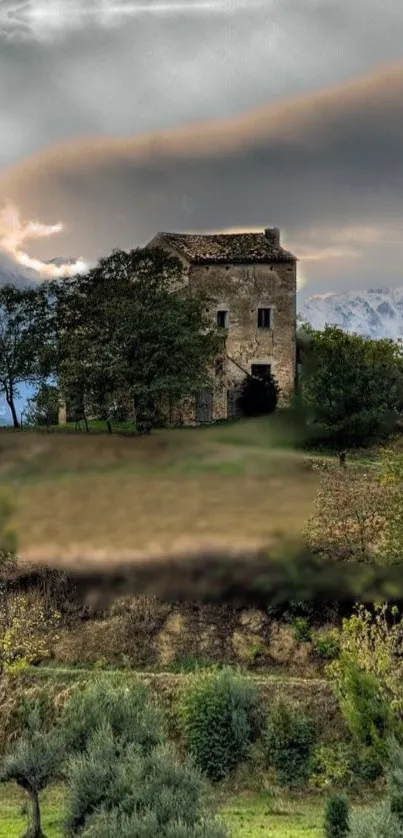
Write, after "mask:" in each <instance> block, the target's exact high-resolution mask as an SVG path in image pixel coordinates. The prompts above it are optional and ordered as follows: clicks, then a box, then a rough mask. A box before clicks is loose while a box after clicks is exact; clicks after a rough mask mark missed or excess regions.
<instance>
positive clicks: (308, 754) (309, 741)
mask: <svg viewBox="0 0 403 838" xmlns="http://www.w3.org/2000/svg"><path fill="white" fill-rule="evenodd" d="M264 738H265V743H266V752H267V757H268V763H269V765H272V766H273V767H274V768H275V770H276V775H277V779H278V782H279V783H280V785H282V786H288V787H290V788H292V787H297V786H301V785H303V784H304V783H306V781H307V780H308V777H309V773H310V769H311V764H312V754H313V747H314V744H315V730H314V725H313V723H312V720H311V719H309V718H307V717H306V716H305V715H304V714H303V713H302V712H300V711H299V710H294V709H292V708H290V707H288V706H287V705H286V704H284V703H283V702H277V703H276V704H274V706H273V708H272V710H271V712H270V714H269V718H268V721H267V728H266V731H265V735H264Z"/></svg>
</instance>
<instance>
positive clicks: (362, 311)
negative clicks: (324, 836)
mask: <svg viewBox="0 0 403 838" xmlns="http://www.w3.org/2000/svg"><path fill="white" fill-rule="evenodd" d="M298 314H299V319H300V321H302V322H306V323H309V325H310V326H312V328H314V329H319V330H321V329H324V328H325V326H326V324H328V325H332V326H339V327H340V328H342V329H344V330H345V331H346V332H350V333H351V332H356V333H358V334H360V335H363V336H364V337H368V338H375V339H380V338H389V339H391V340H399V339H401V338H402V337H403V287H400V288H371V289H369V290H368V291H346V292H344V293H337V292H330V293H326V294H314V295H313V296H312V297H309V298H308V299H307V300H305V301H304V303H303V304H302V305H301V307H300V309H299V312H298Z"/></svg>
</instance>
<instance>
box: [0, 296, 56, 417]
mask: <svg viewBox="0 0 403 838" xmlns="http://www.w3.org/2000/svg"><path fill="white" fill-rule="evenodd" d="M49 323H50V320H49V308H48V301H47V296H46V293H44V290H43V289H42V287H38V288H27V289H23V290H20V289H18V288H14V286H12V285H5V286H4V287H3V288H0V392H2V393H3V394H4V396H5V399H6V402H7V404H8V406H9V408H10V411H11V415H12V419H13V425H14V428H19V427H20V423H19V420H18V416H17V411H16V407H15V399H16V397H18V385H19V384H22V383H24V382H25V383H26V382H30V383H36V382H38V381H40V380H42V379H43V378H44V377H45V376H46V373H47V371H48V364H49V357H48V350H49V338H50V331H49Z"/></svg>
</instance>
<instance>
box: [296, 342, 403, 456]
mask: <svg viewBox="0 0 403 838" xmlns="http://www.w3.org/2000/svg"><path fill="white" fill-rule="evenodd" d="M304 329H305V334H306V335H307V336H308V337H309V338H310V340H306V342H305V345H304V346H301V347H300V353H301V370H300V374H299V384H298V394H297V399H298V400H299V402H300V404H301V405H302V406H303V409H304V412H305V415H306V420H307V422H308V424H309V427H310V431H311V436H312V438H313V439H315V440H317V441H325V442H328V443H330V444H331V445H334V446H335V447H337V448H338V450H339V451H343V450H344V449H345V448H348V447H355V446H362V445H366V444H368V443H369V442H371V441H374V440H376V439H377V438H380V437H381V436H382V435H385V434H387V433H388V432H390V431H391V430H392V429H393V428H394V427H395V426H396V423H397V421H398V418H399V415H400V412H401V410H402V407H403V352H402V347H401V346H400V345H399V344H398V343H394V342H393V341H389V340H370V339H367V338H364V337H360V336H359V335H354V334H347V333H346V332H343V330H342V329H340V328H338V327H336V326H327V327H326V328H325V329H324V330H323V331H314V330H312V329H310V327H309V326H305V327H304Z"/></svg>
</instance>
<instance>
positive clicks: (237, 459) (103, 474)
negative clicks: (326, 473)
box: [0, 419, 317, 558]
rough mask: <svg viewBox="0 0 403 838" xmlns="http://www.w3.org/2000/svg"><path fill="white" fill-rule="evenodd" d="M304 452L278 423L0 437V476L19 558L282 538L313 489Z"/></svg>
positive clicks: (301, 516)
mask: <svg viewBox="0 0 403 838" xmlns="http://www.w3.org/2000/svg"><path fill="white" fill-rule="evenodd" d="M305 460H306V458H305V457H304V456H303V455H302V454H301V453H300V452H298V451H296V450H294V449H293V448H292V445H291V444H290V436H289V433H288V430H287V429H286V428H285V427H284V428H282V427H281V421H280V420H279V419H276V424H274V423H273V422H272V423H271V422H270V419H265V420H249V421H243V422H238V423H234V424H231V425H225V426H224V425H222V426H212V427H208V428H200V429H181V430H167V431H164V430H162V431H156V432H155V433H153V434H152V435H151V436H149V437H136V436H131V437H127V436H126V437H125V436H124V435H117V434H112V435H108V434H104V435H101V434H98V433H89V434H86V433H66V434H61V433H44V432H42V433H33V432H27V433H24V432H16V433H13V432H11V431H4V432H1V433H0V482H1V483H2V484H3V485H5V484H6V485H7V486H8V487H11V488H12V491H13V495H14V498H15V503H16V511H15V516H14V525H15V528H16V530H17V533H18V535H19V544H20V552H21V554H22V556H27V557H28V558H35V557H37V556H38V555H39V556H43V555H47V554H49V552H50V553H53V555H54V556H56V555H59V554H60V553H61V552H63V553H66V552H68V551H69V549H70V548H71V549H74V550H77V548H79V549H80V550H81V552H82V553H83V554H85V553H86V552H87V553H88V552H90V551H91V550H108V549H112V548H113V549H114V550H115V551H116V550H126V551H127V550H136V551H139V550H141V551H147V550H149V551H151V552H153V551H155V550H157V551H161V550H162V551H164V550H166V549H171V548H172V547H173V546H175V545H176V544H177V543H178V541H179V542H186V544H189V543H190V542H191V543H192V544H197V545H198V546H200V545H202V544H203V542H207V543H209V544H211V543H212V542H214V543H215V542H216V543H219V544H222V545H224V544H228V543H231V544H237V545H241V544H243V543H245V544H251V545H252V544H262V543H268V542H269V541H270V538H271V536H272V535H273V533H276V532H283V531H285V532H287V534H288V535H291V534H292V533H293V532H295V533H296V532H297V531H298V530H299V529H300V527H301V526H302V524H303V523H304V522H305V520H306V518H307V517H308V516H309V514H310V512H311V509H312V502H313V498H314V496H315V493H316V488H317V477H316V476H315V475H314V474H313V473H312V471H311V470H309V469H308V468H307V465H306V461H305Z"/></svg>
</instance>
